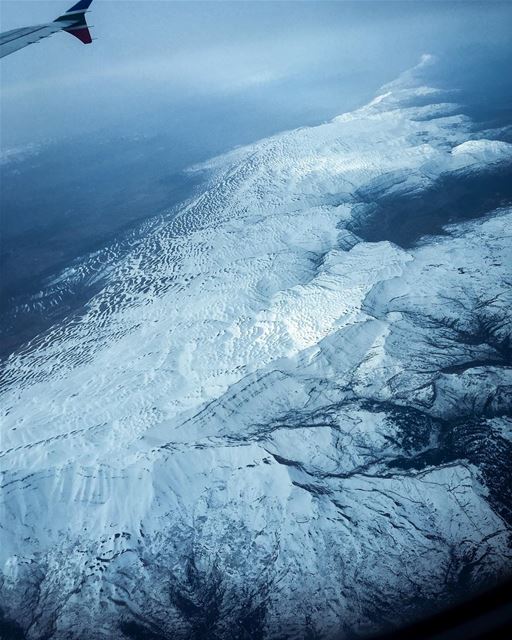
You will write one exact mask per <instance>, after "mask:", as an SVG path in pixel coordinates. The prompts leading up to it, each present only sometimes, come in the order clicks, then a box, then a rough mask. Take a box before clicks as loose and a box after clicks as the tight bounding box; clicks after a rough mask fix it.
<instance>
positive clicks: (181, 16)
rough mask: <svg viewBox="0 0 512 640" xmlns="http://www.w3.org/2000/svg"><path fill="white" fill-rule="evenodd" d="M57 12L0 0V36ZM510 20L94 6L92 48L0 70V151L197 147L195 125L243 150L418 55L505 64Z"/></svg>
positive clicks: (403, 11)
mask: <svg viewBox="0 0 512 640" xmlns="http://www.w3.org/2000/svg"><path fill="white" fill-rule="evenodd" d="M71 4H72V0H59V1H51V2H47V1H45V0H40V1H34V0H17V1H11V0H0V8H1V13H0V21H1V27H2V30H8V29H11V28H15V27H17V26H27V25H31V24H38V23H41V22H47V21H51V20H53V19H54V18H55V17H56V16H58V15H59V14H61V13H63V12H64V11H65V10H66V9H68V8H69V6H70V5H71ZM511 8H512V5H511V3H494V2H483V3H482V2H467V1H466V2H454V3H447V2H425V1H423V2H421V1H420V2H386V1H380V2H361V1H360V2H294V1H291V2H256V1H253V2H215V1H213V2H190V1H188V2H174V1H163V2H162V1H160V2H153V1H151V0H136V1H133V2H125V1H124V0H119V1H116V2H112V1H108V0H94V2H93V4H92V7H91V9H92V11H91V13H90V14H89V18H88V19H89V22H90V24H91V25H92V32H93V35H94V37H95V38H96V40H95V41H94V42H93V44H92V45H89V46H83V45H81V44H80V43H79V42H78V41H77V40H75V39H73V38H71V37H70V36H68V35H67V34H64V33H63V34H57V35H55V36H52V37H51V38H49V39H47V40H44V41H42V42H41V43H39V44H38V45H37V46H36V45H34V46H30V47H28V48H26V49H24V50H21V51H19V52H16V53H14V54H13V55H11V56H8V57H6V58H4V59H3V60H1V61H0V82H1V89H2V97H1V103H0V107H1V112H0V119H1V121H0V124H1V130H2V139H1V146H2V149H4V150H5V149H9V148H10V147H13V146H14V147H15V146H17V145H24V144H28V143H32V142H40V141H44V140H46V139H51V140H55V139H61V138H66V137H69V136H73V135H75V136H76V135H84V134H89V133H92V132H95V131H99V130H103V129H105V130H113V129H116V130H117V129H119V130H132V131H138V132H147V131H157V130H160V131H161V130H163V129H165V128H172V127H178V128H185V129H186V128H187V127H189V128H191V134H192V129H194V130H195V129H199V131H198V135H202V134H203V131H202V130H201V123H202V122H206V123H207V125H208V126H210V123H209V118H210V119H211V120H215V122H214V126H216V127H220V128H221V129H223V130H224V131H225V132H226V135H228V134H229V130H230V128H232V127H233V126H234V127H240V128H243V129H244V131H245V136H244V135H242V136H241V138H240V142H246V141H248V140H250V139H251V138H253V137H258V136H260V135H265V134H267V133H271V132H273V130H276V131H277V130H280V129H284V128H289V127H293V126H298V125H299V124H311V123H312V122H315V121H322V120H324V119H329V118H331V117H333V116H334V115H336V114H338V113H340V112H342V111H345V110H349V109H352V108H354V107H355V106H358V105H359V104H361V103H364V102H365V101H366V100H367V99H370V98H371V97H372V95H373V92H374V91H375V89H376V87H378V86H379V85H380V84H382V83H384V82H387V81H389V80H392V79H393V78H394V77H396V75H398V73H400V72H401V71H403V70H404V69H406V68H408V67H410V66H412V65H414V64H415V63H416V62H417V61H418V59H419V57H420V56H421V55H422V54H423V53H430V54H434V55H437V56H439V57H441V58H444V59H447V58H452V59H453V60H456V59H459V61H460V60H461V59H464V56H466V55H468V52H469V55H470V56H471V55H472V54H471V52H472V51H481V50H482V49H485V48H493V49H495V50H496V51H498V52H499V51H500V50H503V51H507V52H508V53H510V51H509V49H510V35H509V32H510V18H512V12H511ZM499 55H500V54H499V53H498V56H499ZM242 111H245V112H246V115H244V116H243V117H241V116H240V112H242ZM191 112H194V113H195V117H194V118H193V119H192V120H190V117H189V114H190V113H191ZM212 114H213V115H212ZM231 118H233V123H231V122H230V119H231ZM219 119H220V120H223V121H224V122H221V123H219V122H218V120H219ZM210 128H211V127H210ZM221 133H222V131H221V132H220V133H219V135H221ZM228 137H229V135H228Z"/></svg>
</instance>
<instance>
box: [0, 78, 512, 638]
mask: <svg viewBox="0 0 512 640" xmlns="http://www.w3.org/2000/svg"><path fill="white" fill-rule="evenodd" d="M419 98H422V100H421V103H419V101H418V99H419ZM425 98H428V100H430V102H429V103H428V104H425V101H426V100H425ZM417 104H421V106H417ZM471 135H472V134H471V123H470V122H469V120H468V119H467V118H466V117H465V116H463V115H461V114H460V113H459V111H458V108H457V105H453V104H448V103H445V102H444V101H443V95H442V93H440V92H438V91H436V90H435V89H430V88H428V87H422V86H419V87H418V86H417V85H416V83H415V82H414V73H408V74H404V76H403V77H402V78H401V79H399V80H398V81H396V82H394V83H391V84H390V85H388V86H387V87H386V88H384V89H383V93H382V94H381V95H380V96H379V97H378V98H377V99H375V100H374V101H372V102H371V103H370V104H369V105H367V106H364V107H362V108H361V109H359V110H357V111H354V112H352V113H347V114H343V115H341V116H339V117H337V118H336V119H334V120H333V121H332V122H328V123H325V124H322V125H320V126H316V127H309V128H304V129H298V130H295V131H290V132H286V133H282V134H279V135H276V136H274V137H272V138H269V139H266V140H262V141H260V142H258V143H256V144H253V145H250V146H248V147H244V148H241V149H236V150H235V151H233V152H231V153H229V154H227V155H225V156H222V157H219V158H216V159H214V160H212V161H211V162H209V163H206V164H205V165H202V166H201V167H195V168H194V169H193V170H194V171H205V172H209V174H208V175H209V177H208V182H207V185H206V186H205V188H204V190H203V192H202V193H201V194H200V195H198V196H197V197H195V198H194V199H193V200H192V201H191V202H189V203H187V204H186V206H184V207H183V209H182V210H181V211H180V213H179V215H178V216H177V217H175V218H174V219H172V220H171V221H167V220H166V221H165V222H162V223H161V224H159V225H158V226H157V227H156V228H153V229H151V231H150V232H149V233H148V235H147V237H146V238H145V239H144V241H143V242H142V243H141V244H140V245H139V246H138V247H136V248H135V249H134V250H133V251H132V252H131V253H130V254H129V255H128V256H126V257H124V258H122V259H121V260H120V261H118V262H117V263H115V264H113V266H112V265H111V266H110V267H109V271H108V273H107V275H106V285H105V286H104V288H103V290H102V291H101V292H100V293H99V294H98V295H96V296H95V297H94V298H93V299H92V300H91V301H90V302H89V303H88V305H87V309H86V312H85V313H84V314H83V316H82V317H80V318H74V319H72V320H69V321H66V322H64V323H62V324H61V325H59V326H56V327H54V328H53V329H52V330H51V331H50V332H49V333H47V334H46V335H45V336H42V337H41V338H40V339H38V340H37V341H36V342H34V343H32V344H30V345H27V347H26V348H25V349H23V350H21V351H19V352H18V353H16V354H14V355H13V356H11V357H10V359H9V360H8V361H7V362H6V366H5V370H4V391H3V399H2V407H3V410H4V417H3V422H2V437H1V458H0V460H1V471H2V491H1V496H0V497H1V501H2V502H1V507H0V508H1V511H0V515H1V525H2V527H1V529H0V567H1V568H2V572H3V579H2V584H1V589H0V594H1V602H2V604H1V605H0V606H1V607H2V609H3V610H4V612H5V613H6V615H8V616H9V617H11V618H12V619H15V620H16V621H17V622H18V623H19V624H20V625H21V626H22V627H23V628H24V630H25V632H26V636H27V638H28V639H29V640H32V639H36V638H39V637H41V636H42V635H43V634H45V633H47V634H49V635H48V637H51V638H54V639H59V640H60V639H64V638H65V639H66V640H67V639H78V638H80V639H89V638H90V639H93V638H122V637H124V636H123V633H122V631H121V627H120V626H119V625H122V623H123V622H126V621H135V622H136V623H137V624H139V625H141V627H143V628H148V629H151V630H153V632H156V631H158V633H161V634H162V637H173V638H189V637H190V638H191V637H203V636H201V635H200V634H201V633H202V631H201V629H203V628H206V627H205V625H206V626H207V627H208V628H209V629H210V630H212V629H213V630H214V632H215V633H216V634H217V636H213V635H212V636H211V637H230V634H231V633H234V629H235V627H236V625H242V624H245V625H246V627H247V628H248V627H250V626H251V625H252V626H253V627H254V628H256V627H258V625H259V627H258V628H261V634H262V635H261V637H269V638H270V637H274V636H278V635H279V634H287V636H288V637H290V638H292V637H297V638H299V637H304V633H305V629H309V630H311V631H312V633H318V634H320V632H322V633H324V634H326V635H329V634H331V633H332V634H334V633H337V632H341V633H347V634H348V633H349V632H353V631H357V632H364V631H371V630H375V629H376V628H379V627H385V626H386V625H388V624H395V623H397V622H401V621H403V620H406V619H408V617H409V616H412V615H415V612H416V611H417V608H418V606H420V605H421V604H422V603H436V602H442V601H446V599H449V598H450V597H455V595H456V593H457V589H459V588H461V585H463V584H466V583H464V580H465V579H467V580H469V582H468V584H470V583H471V584H473V585H479V584H483V583H485V581H486V580H492V579H494V578H495V577H496V576H498V575H501V573H502V572H505V571H509V570H510V561H511V557H510V546H509V533H510V530H509V528H508V526H507V524H506V521H505V519H504V517H503V513H502V512H500V511H499V509H498V508H496V505H495V504H494V503H493V501H492V500H491V497H490V495H489V489H488V487H487V484H486V482H485V477H483V476H485V473H483V472H482V469H480V468H479V467H478V465H477V464H476V463H475V462H474V461H473V460H471V459H469V458H468V457H467V456H465V455H464V454H463V453H459V454H458V455H454V456H452V457H451V458H450V456H448V457H446V456H445V458H443V459H435V458H432V459H430V458H426V462H425V463H424V464H423V465H415V464H412V465H409V466H406V465H403V464H401V463H400V461H403V460H404V459H406V458H410V459H416V458H417V456H418V455H420V454H422V453H424V452H426V451H429V450H431V449H432V450H434V449H436V447H437V446H438V443H439V438H440V437H441V436H442V435H443V433H444V431H443V430H446V429H449V428H450V427H449V426H447V425H448V422H447V421H449V420H455V421H457V424H458V425H461V426H459V427H458V428H460V429H462V431H463V430H464V424H465V422H464V421H465V420H467V421H468V423H469V422H471V421H473V420H474V416H475V415H478V416H481V421H482V425H483V427H482V428H485V429H487V430H488V432H489V433H493V434H494V433H495V434H499V437H501V438H504V439H505V440H506V441H507V442H508V441H509V440H510V433H511V430H510V421H509V419H508V418H507V417H505V416H503V415H502V411H501V409H500V407H501V405H502V404H503V402H504V400H503V397H504V394H505V391H506V390H507V389H510V386H511V385H512V380H511V374H510V368H508V367H506V366H503V362H501V361H500V352H499V349H498V347H497V346H496V344H497V342H496V341H497V340H498V342H499V338H500V336H505V335H508V334H507V332H508V331H509V329H510V327H509V324H508V320H507V309H509V308H510V285H509V284H507V283H510V277H511V274H510V264H511V261H510V258H511V251H510V248H511V243H510V235H509V229H510V228H511V224H512V211H511V210H509V209H501V210H498V211H494V212H492V213H491V214H490V215H487V216H486V217H484V218H481V219H478V220H476V221H473V222H467V223H464V224H460V225H452V226H451V227H447V229H446V230H445V231H446V233H445V235H444V236H440V237H434V238H430V239H429V240H428V242H423V243H422V244H421V245H418V246H417V247H416V248H413V249H410V250H407V251H406V250H404V249H402V248H400V247H399V246H397V245H394V244H392V243H390V242H386V241H382V242H372V243H370V242H364V241H362V240H361V239H360V238H358V237H357V236H355V235H354V234H353V233H351V232H350V231H348V230H347V228H346V226H347V224H348V223H349V221H350V220H351V219H352V212H353V209H354V207H355V206H356V205H357V204H359V200H358V198H359V195H358V194H359V193H360V192H361V190H362V189H364V188H365V187H368V186H369V185H371V184H374V183H375V181H379V180H381V179H383V178H385V179H386V180H388V181H390V186H389V187H388V191H389V192H391V193H392V192H393V189H395V188H396V189H402V188H403V186H404V183H405V184H407V185H409V187H411V188H412V189H413V190H414V189H416V190H420V191H421V190H422V189H424V188H426V187H428V185H430V184H433V183H434V182H435V181H436V180H437V179H438V178H439V177H440V176H443V175H446V174H449V173H451V172H460V171H468V172H474V171H480V170H482V169H487V168H489V166H490V165H496V164H499V163H503V162H510V161H511V160H512V145H510V144H507V143H505V142H501V141H497V140H473V139H471ZM496 318H499V320H500V321H499V322H496V323H495V324H497V325H499V326H497V327H496V328H495V331H494V328H493V331H494V333H493V340H491V339H490V338H489V339H487V338H486V339H481V340H472V339H470V338H471V336H472V335H477V334H478V331H479V330H480V328H481V327H480V324H481V323H484V324H485V321H486V319H487V321H488V324H489V323H491V324H492V322H491V320H495V319H496ZM477 321H478V322H480V324H479V325H478V327H477V328H475V326H474V325H475V322H477ZM493 327H494V325H493ZM478 335H480V334H478ZM500 403H501V404H500ZM489 407H490V408H489ZM418 425H419V426H418ZM418 433H419V436H418ZM440 434H441V435H440ZM413 436H414V437H416V436H418V438H419V440H418V442H419V444H418V442H415V444H413V445H410V446H409V444H407V442H409V440H411V439H414V438H413ZM443 437H444V436H443ZM496 437H498V436H496ZM408 438H409V440H408ZM469 566H470V567H471V568H470V569H468V568H467V567H469ZM468 576H469V577H468ZM212 611H213V612H215V614H213V613H211V612H212ZM205 612H206V613H205ZM207 612H210V613H207ZM208 616H210V617H208ZM201 625H203V626H201ZM244 628H245V627H244ZM212 633H213V631H212ZM165 634H168V635H167V636H166V635H165ZM204 637H209V636H204ZM255 637H256V636H255Z"/></svg>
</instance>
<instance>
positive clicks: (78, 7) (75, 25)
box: [54, 0, 92, 44]
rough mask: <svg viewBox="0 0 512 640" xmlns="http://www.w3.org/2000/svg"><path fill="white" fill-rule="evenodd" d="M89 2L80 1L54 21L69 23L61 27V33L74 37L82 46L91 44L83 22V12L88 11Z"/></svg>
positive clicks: (85, 24) (88, 0)
mask: <svg viewBox="0 0 512 640" xmlns="http://www.w3.org/2000/svg"><path fill="white" fill-rule="evenodd" d="M91 2H92V0H80V1H79V2H77V3H76V4H75V5H73V6H72V7H71V9H68V10H67V11H66V13H63V14H62V15H61V16H59V17H58V18H57V19H56V20H55V21H54V22H63V23H66V24H67V23H69V24H68V25H67V26H65V27H63V31H66V32H67V33H69V34H71V35H72V36H75V38H78V39H79V40H80V42H83V43H84V44H90V43H91V42H92V38H91V33H90V31H89V27H88V26H87V21H86V20H85V12H86V11H87V10H88V9H89V6H90V5H91Z"/></svg>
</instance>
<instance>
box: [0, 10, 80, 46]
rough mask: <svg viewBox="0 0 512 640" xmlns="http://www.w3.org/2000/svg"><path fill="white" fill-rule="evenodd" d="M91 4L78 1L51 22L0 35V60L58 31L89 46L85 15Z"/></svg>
mask: <svg viewBox="0 0 512 640" xmlns="http://www.w3.org/2000/svg"><path fill="white" fill-rule="evenodd" d="M91 2H92V0H80V1H79V2H77V3H76V4H75V5H73V6H72V7H71V9H68V10H67V11H66V13H64V14H62V15H61V16H59V17H58V18H57V19H56V20H54V21H53V22H48V23H46V24H38V25H34V26H32V27H21V28H20V29H13V30H12V31H4V32H3V33H0V58H3V57H4V56H8V55H9V54H11V53H13V52H14V51H18V49H23V47H27V46H28V45H29V44H34V43H35V42H39V40H42V39H43V38H47V37H48V36H51V35H52V34H54V33H57V32H58V31H66V33H70V34H71V35H72V36H75V38H78V39H79V40H80V41H81V42H83V43H84V44H89V43H90V42H92V38H91V34H90V32H89V27H88V26H87V22H86V20H85V13H86V12H87V10H88V9H89V6H90V4H91Z"/></svg>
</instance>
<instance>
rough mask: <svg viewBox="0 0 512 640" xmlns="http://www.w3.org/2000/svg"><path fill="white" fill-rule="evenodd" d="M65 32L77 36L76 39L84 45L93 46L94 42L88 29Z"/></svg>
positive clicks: (67, 30)
mask: <svg viewBox="0 0 512 640" xmlns="http://www.w3.org/2000/svg"><path fill="white" fill-rule="evenodd" d="M64 31H66V32H67V33H70V34H71V35H72V36H75V38H78V39H79V40H80V42H83V43H84V44H91V42H92V38H91V34H90V32H89V29H88V28H87V27H84V28H83V29H64Z"/></svg>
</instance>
